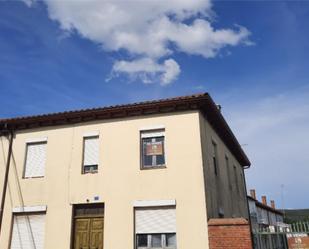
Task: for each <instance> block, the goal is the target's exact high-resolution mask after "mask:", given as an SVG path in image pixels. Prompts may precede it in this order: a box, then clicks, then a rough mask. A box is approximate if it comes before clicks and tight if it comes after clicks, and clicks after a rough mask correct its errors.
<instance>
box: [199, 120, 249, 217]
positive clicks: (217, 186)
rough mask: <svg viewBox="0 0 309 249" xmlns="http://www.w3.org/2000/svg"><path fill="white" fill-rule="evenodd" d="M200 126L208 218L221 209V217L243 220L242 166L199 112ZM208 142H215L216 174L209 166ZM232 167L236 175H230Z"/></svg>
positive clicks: (243, 189)
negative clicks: (222, 215)
mask: <svg viewBox="0 0 309 249" xmlns="http://www.w3.org/2000/svg"><path fill="white" fill-rule="evenodd" d="M200 128H201V139H202V151H203V165H204V177H205V190H206V202H207V213H208V218H218V217H219V208H221V209H222V210H223V211H224V217H227V218H232V217H243V218H246V219H247V218H248V209H247V202H246V192H245V184H244V174H243V168H242V166H241V165H240V164H239V162H238V161H237V159H236V158H235V156H234V155H233V154H232V153H231V152H230V150H229V149H228V148H227V146H226V145H225V144H224V142H223V141H222V139H221V138H220V137H219V136H218V134H217V133H216V132H215V131H214V129H213V127H212V126H211V125H210V123H209V122H208V121H207V117H206V118H205V116H204V115H202V114H200ZM212 141H214V142H215V143H216V144H217V162H218V165H217V167H218V175H217V176H216V175H215V172H214V166H213V159H212ZM226 156H227V157H228V159H229V167H227V164H226V159H225V157H226ZM234 166H235V167H236V174H237V177H235V174H234V173H235V172H234ZM228 174H229V176H228ZM228 177H230V182H231V187H232V188H230V187H229V184H228ZM237 184H238V187H239V191H238V189H237Z"/></svg>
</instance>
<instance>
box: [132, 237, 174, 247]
mask: <svg viewBox="0 0 309 249" xmlns="http://www.w3.org/2000/svg"><path fill="white" fill-rule="evenodd" d="M168 234H173V235H175V237H176V233H150V234H135V241H136V249H177V239H176V245H175V246H167V239H166V237H167V236H166V235H168ZM139 235H146V236H147V246H146V247H145V246H138V236H139ZM153 235H161V247H153V246H152V236H153Z"/></svg>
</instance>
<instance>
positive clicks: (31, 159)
mask: <svg viewBox="0 0 309 249" xmlns="http://www.w3.org/2000/svg"><path fill="white" fill-rule="evenodd" d="M46 147H47V143H46V142H40V143H29V144H27V159H26V167H25V177H38V176H44V175H45V162H46Z"/></svg>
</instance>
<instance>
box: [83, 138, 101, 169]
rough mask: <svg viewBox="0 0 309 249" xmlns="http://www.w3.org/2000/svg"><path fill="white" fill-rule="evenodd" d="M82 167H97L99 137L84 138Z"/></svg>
mask: <svg viewBox="0 0 309 249" xmlns="http://www.w3.org/2000/svg"><path fill="white" fill-rule="evenodd" d="M84 165H99V137H98V136H96V137H85V138H84Z"/></svg>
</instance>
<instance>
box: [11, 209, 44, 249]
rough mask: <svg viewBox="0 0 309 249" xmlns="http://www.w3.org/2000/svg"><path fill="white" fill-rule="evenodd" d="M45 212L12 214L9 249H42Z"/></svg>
mask: <svg viewBox="0 0 309 249" xmlns="http://www.w3.org/2000/svg"><path fill="white" fill-rule="evenodd" d="M44 234H45V214H42V213H38V214H33V213H32V214H14V216H13V230H12V239H11V247H10V248H11V249H32V248H36V249H43V248H44Z"/></svg>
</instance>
